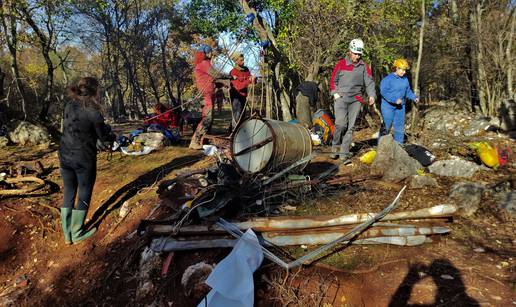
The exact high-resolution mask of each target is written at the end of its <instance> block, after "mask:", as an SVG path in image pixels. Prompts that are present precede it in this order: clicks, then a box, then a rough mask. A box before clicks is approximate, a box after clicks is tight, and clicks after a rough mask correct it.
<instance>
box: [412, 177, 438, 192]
mask: <svg viewBox="0 0 516 307" xmlns="http://www.w3.org/2000/svg"><path fill="white" fill-rule="evenodd" d="M437 186H439V184H438V183H437V180H436V179H435V178H433V177H430V176H428V175H424V176H421V175H414V176H412V179H411V180H410V188H412V189H421V188H424V187H437Z"/></svg>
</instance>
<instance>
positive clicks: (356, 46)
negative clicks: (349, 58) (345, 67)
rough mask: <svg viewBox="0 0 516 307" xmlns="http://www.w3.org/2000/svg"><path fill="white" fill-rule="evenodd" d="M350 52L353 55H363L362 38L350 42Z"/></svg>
mask: <svg viewBox="0 0 516 307" xmlns="http://www.w3.org/2000/svg"><path fill="white" fill-rule="evenodd" d="M349 50H350V51H351V52H353V53H358V54H362V53H363V52H364V41H363V40H361V39H360V38H355V39H354V40H352V41H351V42H349Z"/></svg>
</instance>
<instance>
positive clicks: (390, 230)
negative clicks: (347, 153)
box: [138, 118, 456, 269]
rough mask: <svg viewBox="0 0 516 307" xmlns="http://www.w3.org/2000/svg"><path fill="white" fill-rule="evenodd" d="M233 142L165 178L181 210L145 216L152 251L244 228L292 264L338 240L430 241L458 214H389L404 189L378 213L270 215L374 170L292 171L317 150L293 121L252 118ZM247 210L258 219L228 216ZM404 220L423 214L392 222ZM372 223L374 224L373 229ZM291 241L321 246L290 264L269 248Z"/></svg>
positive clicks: (229, 240) (209, 242)
mask: <svg viewBox="0 0 516 307" xmlns="http://www.w3.org/2000/svg"><path fill="white" fill-rule="evenodd" d="M221 143H222V142H220V143H219V144H221ZM229 144H230V150H229V152H230V156H229V157H225V156H224V155H218V161H219V162H218V164H217V166H216V167H212V168H209V169H207V170H197V171H193V172H190V173H185V174H181V175H178V176H177V177H176V178H175V179H173V180H169V181H164V182H162V183H161V184H160V186H159V188H158V193H159V195H160V198H161V199H162V204H165V205H167V206H168V207H171V208H173V209H174V210H175V211H176V214H175V216H174V217H173V218H172V219H169V220H164V221H163V220H162V221H156V220H144V221H142V222H141V224H140V227H139V231H138V232H139V234H146V235H149V236H151V237H152V238H153V240H152V243H151V248H152V249H153V250H154V251H157V252H170V251H177V250H191V249H203V248H220V247H231V246H234V244H235V243H236V241H237V240H235V238H240V237H241V236H242V235H243V232H242V231H245V230H246V229H253V231H255V232H258V234H259V239H260V248H262V249H264V254H265V256H266V257H267V256H268V258H269V259H271V260H273V261H275V262H276V263H278V264H279V265H281V266H283V267H285V268H286V269H289V268H291V267H293V266H297V265H301V264H303V263H306V261H308V260H311V259H313V258H314V257H316V256H317V255H319V254H320V253H321V252H323V251H325V250H327V249H329V248H331V247H333V246H335V245H337V244H384V243H387V244H396V245H409V246H412V245H418V244H422V243H424V242H428V241H429V240H430V238H429V236H431V235H436V234H444V233H448V232H449V231H450V230H449V228H447V227H446V225H445V224H444V223H445V220H446V219H449V218H451V217H452V216H453V214H454V213H455V211H456V208H455V207H454V206H449V205H441V206H436V207H432V208H428V209H422V210H417V211H411V212H399V213H392V214H391V213H390V211H391V210H393V209H394V208H395V207H396V206H397V204H398V199H399V197H400V196H401V193H402V192H403V190H404V188H403V190H402V191H400V193H399V194H398V196H397V197H396V199H395V200H394V201H393V202H392V203H391V205H389V206H388V207H386V208H385V209H384V210H383V211H382V212H380V213H378V214H372V213H363V214H353V215H344V216H330V217H315V218H314V217H302V216H295V217H285V216H282V217H269V216H270V215H271V213H272V210H274V208H275V205H276V204H280V203H284V202H285V201H286V199H294V200H303V199H305V198H307V197H317V196H318V195H319V193H320V191H324V194H326V195H327V194H328V192H329V191H330V192H331V190H332V189H334V190H335V191H341V190H342V188H343V186H347V184H349V183H352V182H357V181H363V180H368V179H371V178H372V177H371V176H369V177H363V178H350V177H344V176H336V175H335V174H334V173H335V171H336V169H337V167H330V168H329V169H328V170H326V171H321V172H320V173H319V174H315V175H313V176H308V175H297V174H292V172H300V171H301V170H303V168H304V167H305V166H306V165H307V164H308V163H309V162H310V160H311V159H312V158H313V157H314V154H313V153H312V147H311V139H310V134H309V132H308V131H307V130H306V129H305V128H304V127H302V126H300V125H296V124H289V123H285V122H278V121H273V120H265V119H256V118H255V119H250V120H247V121H245V122H244V123H243V124H241V125H240V126H239V127H238V128H237V129H236V133H235V134H234V135H233V137H232V138H231V141H230V143H229ZM260 215H261V216H265V217H258V216H260ZM249 216H253V218H251V219H248V220H246V221H243V222H233V223H229V222H227V221H226V220H225V219H228V218H229V219H233V220H242V218H245V217H249ZM421 219H431V221H428V220H427V221H426V222H421V221H420V220H421ZM400 220H419V221H417V222H416V221H414V222H411V223H409V224H396V223H395V221H400ZM371 226H374V227H373V228H370V229H368V228H369V227H371ZM228 234H230V235H231V236H228ZM289 245H322V246H321V247H320V248H318V249H316V250H314V251H312V252H311V253H309V254H308V255H306V257H301V258H300V259H298V260H296V261H294V262H293V263H286V262H284V261H283V260H281V259H280V258H279V257H277V256H275V255H274V254H272V252H270V251H269V250H267V248H269V249H270V248H274V247H277V246H289Z"/></svg>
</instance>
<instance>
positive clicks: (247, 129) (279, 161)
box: [231, 118, 312, 174]
mask: <svg viewBox="0 0 516 307" xmlns="http://www.w3.org/2000/svg"><path fill="white" fill-rule="evenodd" d="M231 153H232V155H233V160H234V161H235V163H236V164H237V166H238V167H239V168H240V169H241V170H242V171H244V172H246V173H249V174H255V173H258V172H264V173H267V172H271V171H277V170H281V169H283V168H285V167H287V166H290V165H292V164H293V163H295V162H297V161H299V160H301V159H303V158H305V157H307V156H309V155H311V154H312V139H311V137H310V132H309V131H308V129H306V128H305V127H303V126H301V125H299V124H294V123H288V122H283V121H278V120H272V119H265V118H251V119H248V120H246V121H244V122H242V123H241V124H240V125H239V126H238V127H237V128H236V131H235V133H234V135H233V139H232V140H231ZM308 162H309V161H307V162H306V163H304V164H302V165H300V166H298V167H297V168H296V169H295V170H298V171H299V170H302V169H303V168H305V166H306V165H307V164H308Z"/></svg>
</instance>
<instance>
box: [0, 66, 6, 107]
mask: <svg viewBox="0 0 516 307" xmlns="http://www.w3.org/2000/svg"><path fill="white" fill-rule="evenodd" d="M4 80H5V73H4V72H3V71H2V68H0V99H1V98H3V97H4V94H5V92H4Z"/></svg>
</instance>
